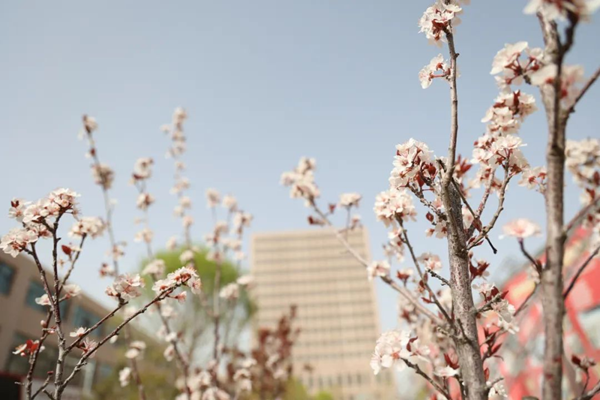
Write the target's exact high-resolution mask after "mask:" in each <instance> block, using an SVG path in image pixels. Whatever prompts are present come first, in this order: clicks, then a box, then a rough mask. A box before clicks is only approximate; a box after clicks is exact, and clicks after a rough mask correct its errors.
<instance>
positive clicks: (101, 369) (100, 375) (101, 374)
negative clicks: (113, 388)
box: [95, 364, 113, 383]
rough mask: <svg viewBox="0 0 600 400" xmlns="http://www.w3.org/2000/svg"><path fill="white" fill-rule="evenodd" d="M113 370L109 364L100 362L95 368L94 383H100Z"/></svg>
mask: <svg viewBox="0 0 600 400" xmlns="http://www.w3.org/2000/svg"><path fill="white" fill-rule="evenodd" d="M112 372H113V367H112V366H111V365H110V364H100V365H99V366H98V368H97V369H96V379H95V381H96V383H100V382H102V381H103V380H105V379H106V378H108V377H109V376H110V375H111V374H112Z"/></svg>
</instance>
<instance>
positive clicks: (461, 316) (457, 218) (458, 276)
mask: <svg viewBox="0 0 600 400" xmlns="http://www.w3.org/2000/svg"><path fill="white" fill-rule="evenodd" d="M442 201H443V203H444V208H445V209H446V210H447V211H446V216H447V218H448V258H449V261H450V288H451V290H452V304H453V307H454V316H455V325H456V326H457V330H458V332H457V335H456V336H457V337H456V338H455V340H454V342H455V346H456V351H457V353H458V360H459V364H460V373H461V377H462V380H463V383H464V386H465V389H466V391H467V399H468V400H486V399H487V385H486V379H485V374H484V370H483V360H482V358H481V352H480V350H479V338H478V333H477V320H476V317H475V315H476V308H475V303H474V301H473V294H472V291H471V279H470V277H469V253H468V250H467V235H466V232H465V229H464V226H463V219H462V203H461V199H460V195H459V194H458V192H457V190H456V188H455V187H454V185H452V184H450V185H446V186H445V187H444V188H443V189H442Z"/></svg>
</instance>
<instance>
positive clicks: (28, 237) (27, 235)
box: [0, 228, 38, 257]
mask: <svg viewBox="0 0 600 400" xmlns="http://www.w3.org/2000/svg"><path fill="white" fill-rule="evenodd" d="M37 240H38V232H37V231H36V230H34V229H25V228H13V229H11V230H10V231H9V232H8V233H7V234H6V235H4V236H2V239H1V240H0V248H2V250H3V251H4V252H5V253H6V254H10V255H11V256H12V257H16V256H17V255H19V253H20V252H22V251H23V250H25V249H26V248H27V246H28V245H29V244H30V243H35V242H36V241H37Z"/></svg>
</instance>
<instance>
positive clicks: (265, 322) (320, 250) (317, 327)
mask: <svg viewBox="0 0 600 400" xmlns="http://www.w3.org/2000/svg"><path fill="white" fill-rule="evenodd" d="M348 241H349V242H350V243H351V244H352V246H353V247H354V248H355V249H356V250H358V252H359V253H360V254H361V255H362V256H363V257H365V258H366V259H370V254H369V243H368V235H367V231H366V230H365V229H364V228H363V229H357V230H354V231H352V232H350V233H349V235H348ZM251 262H252V273H253V275H254V276H255V279H256V289H255V296H256V302H257V305H258V315H257V318H256V322H255V323H256V325H257V326H273V325H274V324H275V322H276V321H277V320H278V318H279V317H280V316H281V315H282V314H283V313H285V312H286V311H287V310H288V308H289V306H290V305H292V304H295V305H297V306H298V318H297V322H296V323H297V325H298V326H299V327H300V328H301V333H300V338H299V340H298V343H297V344H296V346H295V347H294V350H293V360H294V371H295V373H296V375H297V376H298V377H299V378H300V380H301V381H302V382H303V383H304V385H305V386H306V387H307V388H308V390H309V391H310V392H311V393H316V392H318V391H320V390H326V391H328V392H330V393H331V394H332V395H333V396H334V398H335V399H336V400H376V399H381V400H388V399H393V398H396V395H395V384H394V380H393V377H392V374H391V373H390V372H389V371H388V370H386V371H382V372H381V373H380V374H379V375H378V376H374V375H373V372H372V370H371V368H370V366H369V362H370V359H371V354H372V353H373V349H374V347H375V341H376V340H377V338H378V337H379V333H380V328H379V317H378V312H377V305H376V297H375V292H374V285H373V284H372V283H371V282H369V281H368V280H367V273H366V271H365V268H364V267H363V266H362V265H360V263H358V261H356V260H355V259H354V258H353V257H352V256H351V255H350V254H348V253H347V252H346V251H345V249H344V247H343V246H342V245H341V244H340V243H339V241H338V240H337V239H336V237H335V236H334V234H333V232H332V231H331V230H328V229H318V230H307V231H295V232H277V233H261V234H255V235H254V236H253V237H252V243H251ZM305 364H308V365H310V366H311V367H312V372H309V371H307V370H305V369H304V368H303V366H304V365H305Z"/></svg>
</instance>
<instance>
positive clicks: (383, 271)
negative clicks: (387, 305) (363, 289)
mask: <svg viewBox="0 0 600 400" xmlns="http://www.w3.org/2000/svg"><path fill="white" fill-rule="evenodd" d="M389 275H390V263H388V262H387V261H373V262H371V263H370V264H369V265H368V266H367V277H368V278H369V280H370V281H372V280H373V278H375V277H377V276H382V277H383V276H389Z"/></svg>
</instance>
